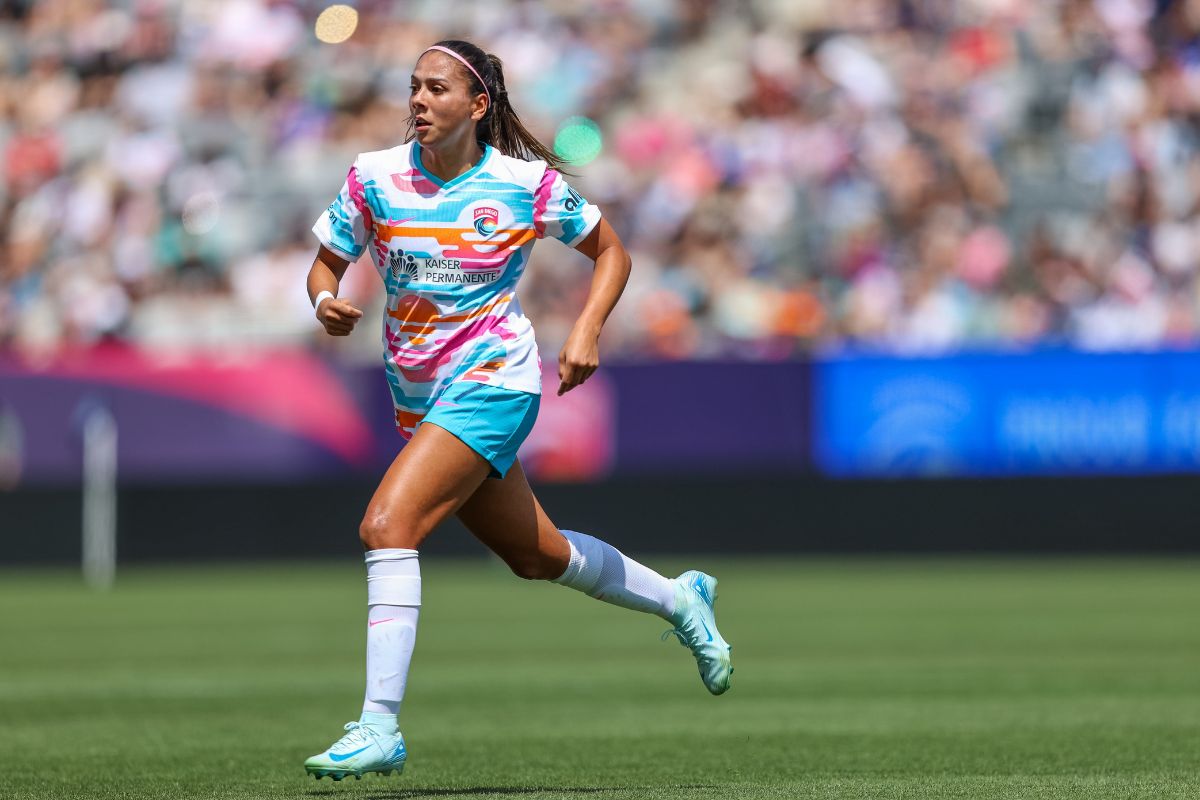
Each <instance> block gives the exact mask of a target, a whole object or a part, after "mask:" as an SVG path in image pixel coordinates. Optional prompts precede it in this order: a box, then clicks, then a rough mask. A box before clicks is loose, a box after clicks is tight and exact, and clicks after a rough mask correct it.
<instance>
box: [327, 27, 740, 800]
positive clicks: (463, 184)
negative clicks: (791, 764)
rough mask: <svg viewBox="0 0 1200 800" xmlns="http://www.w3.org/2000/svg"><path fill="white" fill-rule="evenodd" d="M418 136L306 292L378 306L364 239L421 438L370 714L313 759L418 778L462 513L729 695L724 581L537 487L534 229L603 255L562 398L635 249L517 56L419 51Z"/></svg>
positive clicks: (364, 171) (333, 310)
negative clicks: (616, 535) (578, 166)
mask: <svg viewBox="0 0 1200 800" xmlns="http://www.w3.org/2000/svg"><path fill="white" fill-rule="evenodd" d="M409 110H410V112H411V119H410V121H409V125H410V127H409V131H408V135H407V136H406V139H405V143H404V144H401V145H399V146H397V147H393V148H391V149H390V150H380V151H376V152H370V153H363V154H361V155H359V157H358V158H357V159H356V160H355V162H354V165H353V166H351V167H350V173H349V175H347V177H346V183H345V185H344V186H343V187H342V190H341V192H340V193H339V194H338V197H337V199H336V200H334V201H333V203H332V204H331V205H330V206H329V208H328V209H327V210H326V211H325V212H324V213H323V214H322V215H321V216H320V218H319V219H318V220H317V222H316V224H315V225H314V226H313V232H314V233H315V234H316V236H317V238H318V239H319V240H320V243H321V247H320V249H319V251H318V253H317V257H316V260H315V261H314V262H313V266H312V269H311V270H310V272H309V274H308V292H309V297H310V298H311V299H312V301H313V305H314V307H315V308H316V315H317V319H318V320H319V321H320V322H321V324H322V325H323V326H324V328H325V330H326V332H327V333H329V334H330V335H333V336H346V335H348V334H349V333H350V332H351V331H352V330H353V329H354V326H355V324H356V323H357V322H358V320H359V319H360V318H361V317H362V311H361V310H359V309H358V308H356V307H355V306H354V305H353V304H351V303H350V302H348V301H347V300H345V299H341V298H339V297H338V296H337V292H338V284H339V282H340V281H341V278H342V275H343V274H344V273H345V271H346V268H347V266H348V265H349V264H350V263H351V262H353V261H355V260H357V259H358V258H359V256H361V255H362V253H363V251H364V250H366V251H368V252H369V253H370V255H371V259H372V260H373V261H374V262H375V267H376V269H377V270H378V271H379V275H380V277H382V278H383V282H384V285H385V286H386V288H387V307H386V314H385V316H384V328H383V344H384V349H385V352H384V363H385V365H386V368H387V379H388V383H389V385H390V387H391V392H392V398H393V400H394V401H395V408H396V427H397V428H398V429H399V431H400V434H401V436H402V437H403V438H405V439H406V440H408V441H407V444H406V445H405V446H404V448H403V449H402V450H401V451H400V454H399V455H398V456H397V457H396V460H395V461H394V462H393V463H392V465H391V466H390V467H389V468H388V470H387V473H386V474H385V475H384V477H383V481H382V482H381V483H380V484H379V488H378V489H377V490H376V491H375V495H374V496H373V497H372V498H371V502H370V503H369V505H368V506H367V510H366V514H365V515H364V517H363V521H362V524H361V526H360V528H359V535H360V537H361V539H362V542H363V546H364V548H365V549H366V565H367V607H368V611H367V686H366V696H365V699H364V702H363V710H362V716H361V717H360V718H359V720H358V721H357V722H350V723H347V724H346V726H345V730H346V734H345V735H344V736H342V737H341V738H340V739H338V740H337V741H336V742H334V743H333V745H331V746H330V747H329V749H327V750H326V751H324V752H323V753H320V754H318V755H315V756H313V757H312V758H310V759H308V760H307V761H306V762H305V764H304V767H305V769H306V770H307V771H308V772H309V773H310V774H312V775H315V776H316V777H317V778H318V779H319V778H321V777H323V776H325V775H329V776H331V777H332V778H333V779H334V780H341V779H342V778H344V777H346V776H348V775H354V776H355V777H356V778H360V777H362V775H363V773H368V772H379V773H382V774H384V775H389V774H391V772H392V771H393V770H397V771H399V770H403V768H404V762H405V758H406V751H405V747H404V738H403V737H402V736H401V734H400V730H399V728H398V727H397V715H398V714H399V711H400V702H401V700H402V699H403V697H404V688H405V684H406V681H407V677H408V667H409V663H410V660H411V658H412V652H413V644H414V642H415V640H416V632H417V616H418V613H419V611H420V607H421V573H420V568H419V566H418V549H419V548H420V547H421V543H422V541H424V539H425V537H426V536H428V535H429V533H430V532H431V531H432V530H433V529H434V528H435V527H436V526H437V525H438V523H440V522H442V520H444V519H446V518H447V517H449V516H450V515H451V514H457V516H458V518H459V519H460V520H461V521H462V522H463V524H464V525H465V526H466V527H467V528H468V529H469V530H470V531H471V533H472V534H474V535H475V536H476V537H477V538H478V539H479V540H480V541H482V542H483V543H484V544H485V545H487V546H488V547H489V548H491V549H492V550H493V551H495V553H496V554H497V555H498V556H500V558H502V559H503V560H504V561H505V563H507V564H508V566H509V567H511V568H512V571H513V572H515V573H516V574H517V575H519V576H520V577H522V578H528V579H539V580H550V581H553V582H555V583H559V584H562V585H564V586H568V587H570V588H572V589H577V590H578V591H581V592H584V593H586V594H588V595H590V596H592V597H595V598H596V599H598V600H603V601H605V602H607V603H612V604H614V605H618V606H621V607H623V608H629V609H633V610H635V611H642V612H646V613H650V614H657V615H658V616H660V617H662V618H663V619H665V620H667V621H668V622H669V623H670V624H671V626H672V630H671V631H669V633H674V634H675V635H676V636H677V637H678V639H679V641H680V642H681V643H682V644H683V645H684V646H685V647H687V648H689V649H690V650H691V651H692V654H693V655H694V656H695V658H696V662H697V664H698V665H699V668H700V677H701V678H702V679H703V681H704V685H705V686H706V687H707V688H708V690H709V691H710V692H712V693H713V694H721V693H722V692H724V691H726V690H727V689H728V688H729V675H730V673H731V672H732V671H733V669H732V667H731V666H730V658H729V653H730V647H729V645H728V644H727V643H726V642H725V640H724V639H722V638H721V635H720V633H719V632H718V631H717V625H716V621H715V619H714V616H713V605H714V603H715V601H716V598H717V581H716V579H715V578H713V577H711V576H709V575H706V574H704V573H703V572H697V571H695V570H692V571H688V572H685V573H683V574H682V575H680V576H679V577H677V578H674V579H670V578H665V577H663V576H662V575H659V574H658V573H657V572H655V571H654V570H652V569H650V568H648V567H646V566H643V565H642V564H639V563H638V562H636V561H634V560H632V559H630V558H629V557H628V556H625V555H624V554H622V553H621V552H620V551H618V550H617V549H616V548H614V547H612V546H611V545H609V544H607V543H605V542H603V541H601V540H600V539H596V538H594V537H592V536H589V535H587V534H585V533H578V532H576V531H569V530H559V529H558V528H557V527H555V525H554V523H552V522H551V521H550V518H549V517H547V516H546V512H545V511H543V510H542V507H541V505H540V504H539V503H538V501H537V499H536V498H535V497H534V496H533V492H532V491H531V490H530V488H529V483H528V482H527V481H526V479H525V474H524V472H523V471H522V469H521V465H520V463H519V462H518V461H517V459H516V455H517V449H518V447H520V445H521V442H522V441H524V439H525V437H526V435H527V434H528V433H529V431H530V429H531V428H532V427H533V423H534V420H535V419H536V417H537V411H538V404H539V401H540V398H541V391H542V387H541V362H540V359H539V358H538V354H537V348H536V345H535V343H534V336H533V328H532V326H531V325H530V322H529V320H528V319H527V318H526V317H525V315H524V313H523V312H522V311H521V304H520V303H519V302H518V300H517V294H516V287H517V282H518V281H519V280H520V278H521V273H522V271H523V270H524V268H525V265H526V263H528V261H529V253H530V250H531V248H532V247H533V244H534V241H535V240H537V239H541V238H544V237H547V236H549V237H552V238H555V239H558V240H559V241H561V242H563V243H564V244H566V245H567V246H569V247H573V248H575V249H576V250H578V251H579V252H581V253H583V254H584V255H586V256H587V257H588V258H590V259H592V260H593V261H594V262H595V269H594V276H593V278H592V285H591V290H590V293H589V295H588V298H587V302H586V304H585V306H584V309H583V311H582V313H581V314H580V316H579V319H578V321H577V322H576V323H575V326H574V328H573V329H572V331H571V333H570V335H569V337H568V338H567V342H566V344H565V345H564V346H563V349H562V352H561V353H560V354H559V358H558V375H559V380H560V383H559V387H558V393H559V394H560V395H561V394H563V393H564V392H567V391H570V390H571V389H572V388H574V387H576V386H579V385H580V384H581V383H583V382H584V381H586V380H587V379H588V377H589V376H591V375H592V373H594V372H595V371H596V367H597V366H598V364H599V354H598V344H597V340H598V338H599V336H600V329H601V326H602V325H603V324H604V322H605V320H606V319H607V318H608V315H609V313H610V312H611V311H612V309H613V306H615V305H616V303H617V299H618V298H619V297H620V296H621V292H622V290H623V289H624V288H625V283H626V281H627V280H628V277H629V269H630V259H629V255H628V254H627V253H626V252H625V248H624V247H623V246H622V245H621V240H620V239H619V238H618V237H617V234H616V233H615V232H614V231H613V229H612V228H611V227H610V226H609V224H608V223H607V222H606V221H605V220H604V219H602V218H601V216H600V212H599V210H598V209H597V208H596V207H595V206H594V205H592V204H590V203H588V202H587V200H585V199H584V198H583V197H581V196H580V195H579V193H578V192H576V191H575V190H574V189H572V188H571V187H570V186H568V185H567V183H566V182H565V181H564V180H563V177H562V175H561V174H560V173H559V172H558V171H557V170H556V169H555V167H557V166H559V164H560V162H559V159H557V158H556V157H555V155H554V154H553V153H552V152H551V151H550V150H548V149H547V148H546V147H545V146H543V145H542V144H541V143H539V142H538V141H537V139H535V138H534V136H533V135H532V134H531V133H530V132H529V131H528V130H526V129H525V127H524V126H523V125H522V124H521V121H520V119H519V118H518V117H517V114H516V112H515V111H514V110H513V107H512V105H511V104H510V103H509V100H508V92H507V90H506V89H505V85H504V72H503V70H502V67H501V63H500V59H498V58H497V57H496V56H494V55H491V54H488V53H484V52H483V51H482V50H480V49H479V48H478V47H476V46H475V45H473V44H470V43H469V42H463V41H457V40H449V41H442V42H439V43H438V44H436V45H433V46H432V47H430V48H429V49H428V50H426V51H425V52H424V53H423V54H422V55H421V57H420V59H419V60H418V61H417V65H416V68H415V69H414V71H413V75H412V85H411V94H410V96H409Z"/></svg>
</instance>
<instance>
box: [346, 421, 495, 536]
mask: <svg viewBox="0 0 1200 800" xmlns="http://www.w3.org/2000/svg"><path fill="white" fill-rule="evenodd" d="M490 471H491V465H489V464H488V462H487V461H486V460H485V459H484V458H483V456H481V455H479V454H478V453H476V452H475V451H474V450H472V449H471V448H470V447H468V446H467V445H465V444H463V443H462V441H461V440H460V439H458V437H456V436H454V434H452V433H449V432H448V431H446V430H444V429H443V428H439V427H438V426H437V425H434V424H423V425H421V426H420V427H419V428H417V432H416V433H415V434H414V435H413V438H412V439H411V440H410V441H409V442H408V444H406V445H405V446H404V448H403V449H402V450H401V451H400V454H399V455H398V456H396V459H395V461H393V462H392V465H391V466H390V467H388V471H387V473H386V474H384V476H383V480H382V481H380V483H379V488H377V489H376V490H375V494H374V496H373V497H372V498H371V502H370V503H369V504H368V505H367V513H366V514H365V515H364V516H363V521H362V527H361V529H360V535H361V537H362V540H363V545H364V546H365V547H366V548H367V549H368V550H375V549H378V548H381V547H407V548H411V549H414V550H415V549H417V548H418V547H420V545H421V542H422V541H424V539H425V537H426V536H428V535H429V534H430V533H431V532H432V531H433V529H434V528H436V527H437V526H438V524H439V523H441V522H442V521H443V520H445V519H446V518H447V517H449V516H450V515H451V514H453V513H454V512H455V511H456V510H458V509H459V507H460V506H462V505H463V503H465V502H466V501H467V500H468V498H470V497H471V496H472V495H473V494H474V493H475V492H476V490H477V489H478V488H479V485H480V484H481V483H483V482H484V478H486V477H487V475H488V473H489V472H490Z"/></svg>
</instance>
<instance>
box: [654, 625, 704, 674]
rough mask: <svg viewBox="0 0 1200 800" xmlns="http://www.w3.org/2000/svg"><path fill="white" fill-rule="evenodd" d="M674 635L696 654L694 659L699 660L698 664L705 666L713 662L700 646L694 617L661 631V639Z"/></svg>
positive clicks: (664, 639)
mask: <svg viewBox="0 0 1200 800" xmlns="http://www.w3.org/2000/svg"><path fill="white" fill-rule="evenodd" d="M672 635H673V636H674V637H675V638H676V639H678V640H679V643H680V644H681V645H683V646H684V647H686V648H687V649H689V650H691V651H692V654H693V655H695V656H696V661H698V662H700V666H701V667H704V668H707V667H708V666H710V665H711V664H712V663H713V658H712V656H710V655H709V654H708V653H707V652H705V650H704V648H702V647H700V646H699V644H700V636H699V634H698V633H697V631H696V623H695V621H694V618H689V619H687V620H684V621H683V622H682V623H681V624H680V625H679V626H678V627H676V628H671V629H670V630H667V631H663V635H662V638H661V641H664V642H665V641H666V640H667V639H668V637H670V636H672Z"/></svg>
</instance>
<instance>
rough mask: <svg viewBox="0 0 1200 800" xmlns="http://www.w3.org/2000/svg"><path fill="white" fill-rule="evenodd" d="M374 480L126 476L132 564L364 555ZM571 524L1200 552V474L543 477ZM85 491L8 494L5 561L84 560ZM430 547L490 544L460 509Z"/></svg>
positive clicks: (757, 538) (126, 551) (626, 531)
mask: <svg viewBox="0 0 1200 800" xmlns="http://www.w3.org/2000/svg"><path fill="white" fill-rule="evenodd" d="M374 488H375V486H374V482H373V481H370V480H357V481H352V482H345V481H342V482H321V483H301V484H258V485H251V484H232V485H231V484H225V485H203V486H174V487H126V488H123V489H122V490H121V492H120V497H119V502H118V519H119V525H118V529H119V537H118V545H117V552H118V558H119V561H120V563H130V562H147V561H191V560H229V559H247V558H249V559H279V558H286V559H293V558H347V559H354V558H358V557H359V554H360V552H361V548H360V546H359V543H358V535H357V530H358V523H359V520H360V519H361V518H362V513H363V510H364V508H365V507H366V503H367V501H368V499H369V498H370V496H371V493H372V491H373V490H374ZM535 489H536V491H537V494H538V497H539V498H540V500H541V501H542V503H543V505H544V506H545V507H546V510H547V513H549V514H550V517H551V519H553V520H554V521H555V523H556V524H559V525H562V526H563V527H569V528H572V529H574V530H581V531H585V532H591V533H594V534H596V535H598V536H601V537H603V538H605V539H608V540H610V541H611V542H613V543H614V544H615V545H617V546H618V547H621V548H623V549H625V550H626V551H628V552H631V553H663V554H675V555H682V554H693V553H737V554H772V553H1076V554H1079V553H1087V554H1092V553H1126V554H1133V553H1141V554H1181V553H1192V554H1195V553H1200V536H1198V535H1197V532H1196V531H1197V526H1196V520H1197V519H1200V492H1197V491H1196V489H1197V487H1196V481H1195V479H1194V478H1190V477H1183V476H1153V477H1138V478H1111V477H1104V478H1095V477H1093V478H1056V479H1041V478H1015V479H1014V478H992V479H958V480H938V481H923V480H896V481H887V480H874V479H871V480H861V481H837V480H828V479H824V478H819V477H814V476H811V475H809V476H803V475H780V474H778V473H771V474H762V475H752V474H742V475H737V476H726V477H712V476H707V477H657V478H641V479H630V478H625V479H612V480H608V481H604V482H599V483H588V484H568V483H552V484H538V485H536V487H535ZM79 517H80V493H79V492H78V491H77V490H74V489H68V488H62V487H59V488H40V489H33V488H31V489H25V490H22V491H20V492H10V493H6V494H0V520H3V531H4V532H3V534H0V543H2V544H3V547H2V548H0V566H3V565H9V566H11V565H13V564H23V563H64V564H65V563H74V564H78V563H79V556H80V537H79ZM422 551H423V552H426V553H429V554H434V555H475V556H479V555H482V554H483V553H484V552H485V551H484V549H483V547H482V546H481V545H480V544H478V543H477V542H476V541H475V540H474V539H472V538H471V537H470V535H469V534H467V533H466V532H465V531H464V530H463V529H462V528H461V526H459V525H458V524H457V523H449V524H447V525H446V526H444V528H443V529H442V530H439V531H437V532H435V533H434V534H433V535H432V536H431V537H430V539H429V540H428V542H427V544H426V546H425V547H423V548H422Z"/></svg>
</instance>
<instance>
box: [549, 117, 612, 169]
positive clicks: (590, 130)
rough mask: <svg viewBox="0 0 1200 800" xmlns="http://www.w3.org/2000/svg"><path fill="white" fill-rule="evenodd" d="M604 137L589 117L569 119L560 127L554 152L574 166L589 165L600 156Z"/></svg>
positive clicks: (555, 140)
mask: <svg viewBox="0 0 1200 800" xmlns="http://www.w3.org/2000/svg"><path fill="white" fill-rule="evenodd" d="M603 148H604V136H603V134H601V133H600V126H599V125H597V124H596V123H595V122H593V121H592V120H590V119H588V118H587V117H568V118H567V119H565V120H563V123H562V125H559V126H558V133H557V134H556V135H555V137H554V152H555V153H556V154H558V156H559V158H561V159H563V160H564V161H569V162H570V163H572V164H578V165H582V164H588V163H590V162H592V161H593V160H595V158H596V156H598V155H600V151H601V150H602V149H603Z"/></svg>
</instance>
